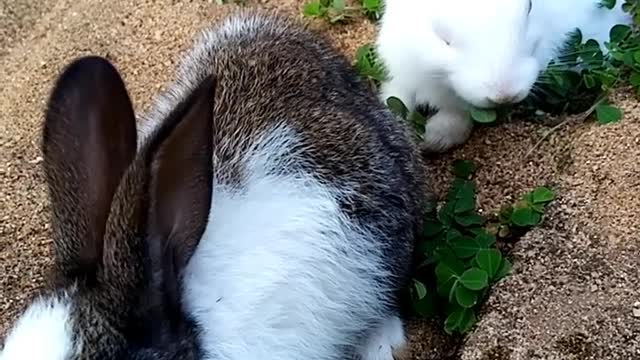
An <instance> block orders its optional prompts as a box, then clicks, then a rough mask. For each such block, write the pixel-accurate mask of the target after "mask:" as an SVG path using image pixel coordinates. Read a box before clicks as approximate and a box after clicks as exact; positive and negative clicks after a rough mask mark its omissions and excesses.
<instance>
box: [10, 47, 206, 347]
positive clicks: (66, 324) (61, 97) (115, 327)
mask: <svg viewBox="0 0 640 360" xmlns="http://www.w3.org/2000/svg"><path fill="white" fill-rule="evenodd" d="M214 88H215V85H214V81H213V79H211V78H209V79H207V80H205V81H204V82H203V83H202V85H201V86H200V87H199V88H198V89H197V90H196V91H195V92H194V93H193V95H192V96H191V97H190V98H188V99H187V100H185V101H184V102H183V103H182V104H180V105H179V106H178V107H177V108H176V109H175V110H174V111H173V112H172V113H171V114H170V115H169V117H168V118H167V119H165V120H166V121H164V122H163V125H162V126H160V127H159V129H158V130H157V132H156V133H155V134H154V135H153V136H152V137H151V138H150V140H149V141H148V142H147V143H145V144H144V145H142V146H141V148H140V150H137V135H136V123H135V116H134V110H133V107H132V103H131V100H130V98H129V95H128V93H127V90H126V88H125V85H124V82H123V80H122V78H121V77H120V75H119V73H118V71H117V70H116V69H115V68H114V67H113V66H112V65H111V63H109V62H108V61H107V60H105V59H103V58H100V57H84V58H80V59H77V60H75V61H73V62H72V63H71V64H70V65H68V66H67V67H66V69H65V70H64V71H63V72H62V74H61V75H60V76H59V78H58V80H57V82H56V84H55V86H54V89H53V91H52V94H51V96H50V99H49V103H48V107H47V110H46V114H45V123H44V129H43V138H42V151H43V154H44V159H45V161H44V170H45V174H46V179H47V184H48V188H49V195H50V200H51V211H52V230H53V244H54V249H53V250H54V251H53V253H54V258H55V268H54V274H52V275H53V276H52V279H53V281H52V284H51V286H50V287H49V288H48V289H46V290H45V291H44V293H43V294H42V295H41V296H39V297H38V298H37V299H36V300H34V301H33V302H32V303H31V304H30V305H29V306H28V307H27V309H26V311H25V312H24V313H23V314H22V315H21V316H20V317H19V318H18V320H17V322H16V324H14V326H13V328H12V330H10V332H9V334H8V336H7V338H6V340H5V345H4V348H3V350H2V351H1V352H0V359H2V360H18V359H21V360H22V359H43V360H44V359H51V360H70V359H140V360H142V359H178V358H179V359H197V358H199V357H200V347H199V346H198V341H197V326H196V325H195V324H194V323H193V321H192V320H191V319H190V317H189V316H187V315H186V314H185V312H184V311H183V308H182V304H181V296H180V294H181V277H182V274H183V270H184V268H185V266H186V264H187V262H188V260H189V259H190V257H191V255H192V254H193V251H194V250H195V247H196V245H197V244H198V242H199V240H200V237H201V236H202V233H203V232H204V229H205V226H206V224H207V220H208V216H209V208H210V205H211V194H212V141H211V132H212V128H211V126H212V125H211V118H212V116H213V92H214Z"/></svg>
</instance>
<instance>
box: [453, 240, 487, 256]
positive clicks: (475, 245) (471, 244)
mask: <svg viewBox="0 0 640 360" xmlns="http://www.w3.org/2000/svg"><path fill="white" fill-rule="evenodd" d="M451 248H452V249H453V252H455V253H456V255H457V256H458V257H459V258H461V259H467V258H470V257H473V256H475V255H476V254H477V253H478V251H480V250H482V249H484V247H483V246H482V245H481V244H480V243H479V242H478V241H477V240H476V239H473V238H469V237H463V238H460V239H459V240H457V241H454V242H453V243H452V244H451Z"/></svg>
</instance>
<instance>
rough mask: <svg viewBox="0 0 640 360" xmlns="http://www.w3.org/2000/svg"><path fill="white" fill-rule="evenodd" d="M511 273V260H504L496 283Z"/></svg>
mask: <svg viewBox="0 0 640 360" xmlns="http://www.w3.org/2000/svg"><path fill="white" fill-rule="evenodd" d="M510 272H511V262H509V260H507V259H502V264H501V265H500V269H498V272H497V273H496V275H495V276H494V278H493V279H494V280H495V281H498V280H500V279H502V278H503V277H505V276H507V275H508V274H509V273H510Z"/></svg>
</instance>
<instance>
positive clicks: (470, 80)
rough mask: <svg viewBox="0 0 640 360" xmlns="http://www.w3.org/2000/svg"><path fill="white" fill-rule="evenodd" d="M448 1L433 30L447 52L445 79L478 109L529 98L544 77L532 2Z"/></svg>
mask: <svg viewBox="0 0 640 360" xmlns="http://www.w3.org/2000/svg"><path fill="white" fill-rule="evenodd" d="M460 6H463V7H468V8H469V9H466V10H465V11H458V9H451V4H446V5H444V4H443V5H442V6H441V7H442V9H438V10H437V11H439V12H440V13H439V14H438V16H436V17H435V20H434V22H433V30H434V34H435V36H436V38H438V39H439V40H440V46H441V47H442V53H443V54H445V59H443V61H442V63H443V67H444V73H445V82H446V83H447V84H448V85H449V86H450V87H451V88H452V89H453V90H454V91H455V93H456V94H457V95H458V96H460V97H461V98H462V99H463V100H465V101H466V102H468V103H470V104H472V105H475V106H478V107H493V106H495V105H499V104H506V103H514V102H518V101H521V100H523V99H524V98H525V97H526V96H527V95H528V93H529V91H530V89H531V87H532V86H533V84H534V83H535V81H536V78H537V77H538V73H539V71H540V66H539V65H538V63H537V61H536V59H535V56H534V53H535V47H536V42H535V41H532V39H528V38H527V34H528V32H527V27H528V22H529V14H530V11H531V8H532V3H531V0H491V1H489V2H488V3H487V2H485V1H464V4H461V5H460Z"/></svg>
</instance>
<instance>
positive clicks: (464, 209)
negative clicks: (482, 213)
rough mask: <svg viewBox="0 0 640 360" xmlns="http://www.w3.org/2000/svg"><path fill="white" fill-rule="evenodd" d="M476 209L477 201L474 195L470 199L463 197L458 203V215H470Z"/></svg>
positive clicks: (456, 211)
mask: <svg viewBox="0 0 640 360" xmlns="http://www.w3.org/2000/svg"><path fill="white" fill-rule="evenodd" d="M475 207H476V199H474V196H473V194H471V196H469V197H462V198H460V199H458V200H457V201H456V210H455V213H456V215H460V214H464V213H468V212H470V211H473V209H475Z"/></svg>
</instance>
